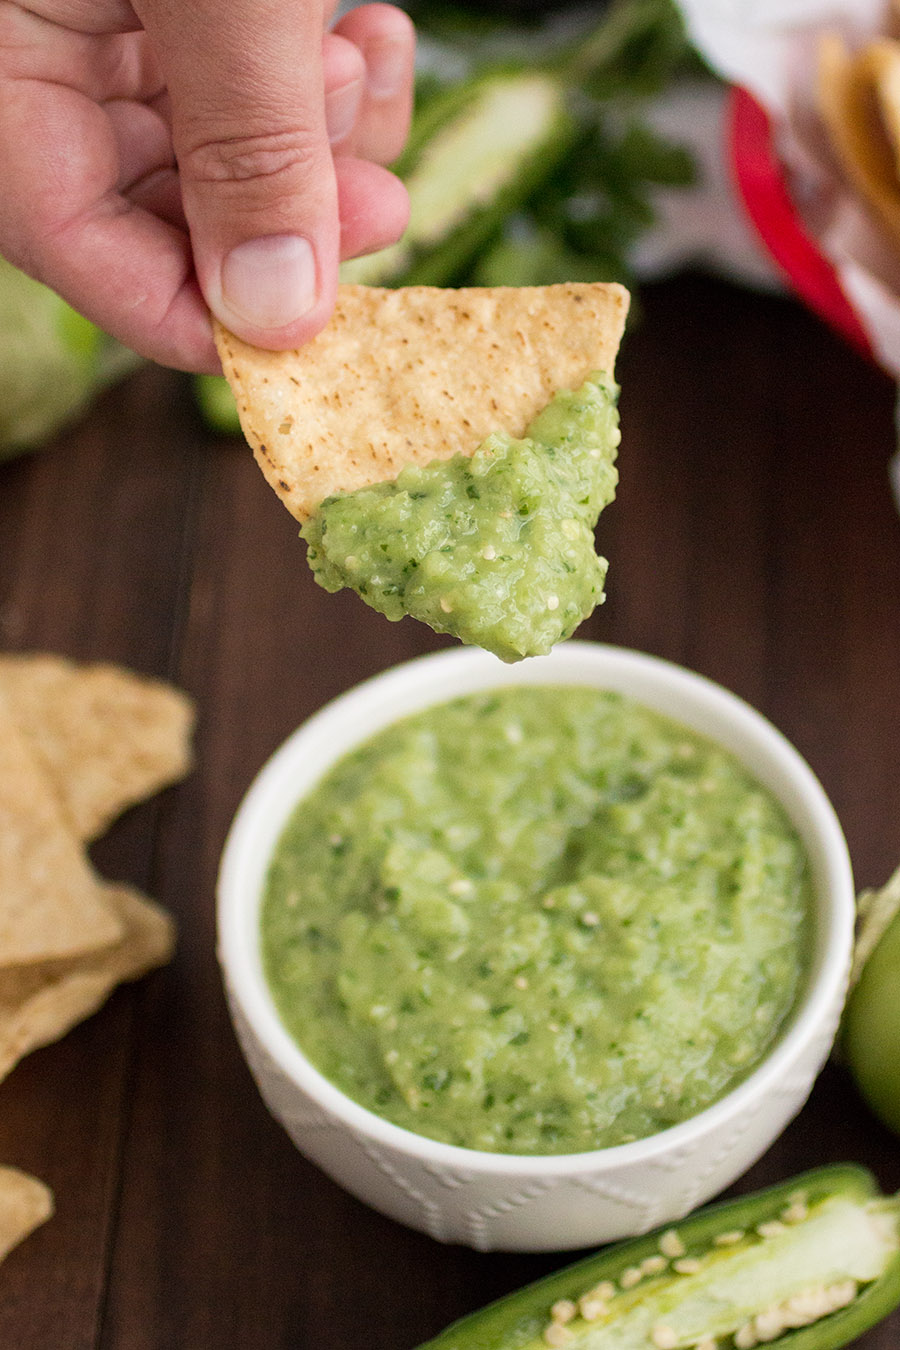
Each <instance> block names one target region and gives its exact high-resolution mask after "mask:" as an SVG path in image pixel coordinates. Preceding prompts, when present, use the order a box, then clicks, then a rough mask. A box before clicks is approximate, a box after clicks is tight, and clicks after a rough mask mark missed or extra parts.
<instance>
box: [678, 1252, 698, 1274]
mask: <svg viewBox="0 0 900 1350" xmlns="http://www.w3.org/2000/svg"><path fill="white" fill-rule="evenodd" d="M672 1269H673V1270H674V1271H676V1272H677V1273H678V1274H679V1275H696V1274H697V1271H698V1270H700V1269H702V1262H700V1261H698V1260H697V1258H696V1256H682V1257H680V1258H679V1259H678V1260H677V1261H673V1262H672Z"/></svg>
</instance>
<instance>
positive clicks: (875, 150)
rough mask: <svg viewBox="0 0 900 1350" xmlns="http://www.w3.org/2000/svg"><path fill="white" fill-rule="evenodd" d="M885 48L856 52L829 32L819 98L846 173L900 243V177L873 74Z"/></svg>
mask: <svg viewBox="0 0 900 1350" xmlns="http://www.w3.org/2000/svg"><path fill="white" fill-rule="evenodd" d="M879 48H880V44H878V43H873V44H870V46H868V47H865V48H863V49H862V50H861V51H859V52H857V53H855V54H854V53H851V52H850V50H849V48H848V47H847V45H846V43H845V42H844V39H843V38H842V37H840V36H839V35H838V34H837V33H826V34H824V35H823V36H822V39H821V41H820V44H819V84H818V102H819V110H820V112H821V114H822V118H823V121H824V123H825V126H826V129H827V130H828V133H829V136H830V138H831V142H832V146H833V148H834V151H835V154H836V156H837V158H838V161H839V163H840V165H841V168H842V169H843V171H844V173H845V175H846V176H847V178H848V180H849V181H850V183H851V184H852V185H853V186H854V187H855V188H856V190H857V191H858V192H859V193H860V195H861V196H862V197H863V198H864V200H865V201H866V202H867V203H868V205H869V206H870V207H871V208H872V209H873V211H875V213H876V214H877V216H878V217H879V219H880V221H881V223H882V225H883V226H884V227H885V229H886V230H887V231H888V233H889V234H890V236H891V238H892V239H893V240H895V241H896V242H898V243H900V180H898V177H897V167H896V163H895V154H894V150H893V148H892V146H891V143H890V140H889V138H888V135H887V132H886V130H885V126H884V122H883V119H882V115H881V110H880V107H879V101H878V98H877V95H876V91H875V83H874V75H873V69H877V67H878V64H879V62H880V61H881V59H882V58H881V57H880V56H879V55H878V51H879Z"/></svg>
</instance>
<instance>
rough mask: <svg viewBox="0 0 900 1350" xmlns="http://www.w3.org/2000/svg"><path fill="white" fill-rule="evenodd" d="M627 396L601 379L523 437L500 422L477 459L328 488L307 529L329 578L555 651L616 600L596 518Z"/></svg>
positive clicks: (454, 626) (378, 604) (399, 611)
mask: <svg viewBox="0 0 900 1350" xmlns="http://www.w3.org/2000/svg"><path fill="white" fill-rule="evenodd" d="M617 395H618V389H617V387H616V385H614V384H613V383H612V382H611V381H610V380H608V379H607V378H606V377H605V376H604V375H599V374H597V375H593V376H591V378H590V380H588V381H587V382H586V383H585V384H584V385H582V387H581V388H580V389H578V390H577V391H575V392H570V391H568V390H567V391H563V392H561V393H559V394H557V395H556V397H555V398H554V399H553V401H552V403H550V404H549V405H548V407H546V408H545V409H544V410H543V412H541V413H539V414H538V416H537V417H536V418H535V419H534V421H533V422H532V423H531V425H530V426H529V427H528V430H527V432H526V435H525V438H524V439H523V440H514V439H513V438H512V437H511V436H508V435H506V434H505V433H503V432H499V431H498V432H495V433H494V434H493V435H492V436H489V437H488V439H487V440H486V441H485V442H484V444H483V445H482V446H481V447H480V448H479V449H478V450H476V451H475V453H474V454H473V455H471V456H469V455H454V456H453V458H452V459H447V460H434V461H432V462H431V463H430V464H427V465H425V466H424V467H420V466H417V465H408V466H407V467H406V468H404V469H402V470H401V472H400V474H399V475H398V477H397V478H396V479H395V480H393V481H391V482H385V483H377V484H375V485H374V486H373V487H366V488H358V489H357V490H356V491H355V492H348V493H343V494H338V495H336V496H333V497H328V498H326V500H325V501H324V502H323V503H322V504H321V506H320V507H319V509H318V511H317V512H316V513H315V515H314V516H313V517H312V518H311V519H310V520H309V521H308V522H307V523H306V524H305V525H304V526H303V529H302V530H301V534H302V535H303V537H304V539H305V540H306V542H307V544H308V545H309V550H308V554H307V556H308V559H309V563H310V566H311V567H312V569H313V572H314V574H315V577H316V580H317V581H318V582H319V584H320V585H321V586H324V587H325V589H326V590H328V591H337V590H340V589H341V588H342V587H344V586H350V587H352V588H353V589H354V590H355V591H356V592H357V593H358V594H359V595H361V596H362V598H363V599H364V600H365V601H366V602H367V604H369V605H371V606H372V607H373V608H374V609H377V610H379V611H380V612H381V613H382V614H385V615H386V616H387V617H388V618H389V619H400V618H402V617H403V616H404V615H405V614H411V615H413V617H414V618H417V619H421V620H423V621H424V622H425V623H427V624H429V625H430V626H431V627H432V628H433V629H435V630H436V631H437V632H439V633H452V634H454V635H455V636H456V637H459V638H461V639H462V641H463V642H468V643H472V644H474V645H475V646H479V647H485V648H486V649H487V650H488V651H492V652H494V653H495V654H496V655H497V656H499V657H501V658H502V659H503V660H504V661H518V660H519V659H521V658H522V657H524V656H537V655H540V654H542V653H545V652H548V651H549V650H550V648H551V647H552V646H553V645H554V644H555V643H556V642H559V641H560V640H561V639H562V638H565V637H568V636H569V635H570V634H571V633H573V632H574V630H575V629H576V628H577V626H578V625H579V624H580V623H581V621H582V620H583V619H585V618H587V616H588V615H589V614H590V613H591V611H592V610H593V609H594V607H595V605H598V604H599V603H600V602H601V601H602V600H603V582H604V579H605V577H606V566H607V564H606V561H605V559H603V558H598V557H597V554H596V553H595V551H594V526H595V525H596V523H597V517H598V516H599V514H600V512H601V510H602V509H603V507H604V506H606V505H607V504H608V503H609V502H611V501H612V499H613V497H614V495H615V490H616V481H617V474H616V469H615V456H616V447H617V446H618V444H619V428H618V415H617V411H616V398H617Z"/></svg>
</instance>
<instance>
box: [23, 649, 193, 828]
mask: <svg viewBox="0 0 900 1350" xmlns="http://www.w3.org/2000/svg"><path fill="white" fill-rule="evenodd" d="M0 691H2V692H3V693H4V694H5V695H6V698H7V700H8V702H9V705H10V707H11V709H12V712H13V714H14V716H15V719H16V721H17V722H18V724H19V727H20V728H21V730H22V731H23V732H24V733H25V734H26V736H27V738H28V739H29V741H30V742H31V744H32V747H33V749H34V750H35V751H36V753H37V756H38V758H39V760H40V761H41V763H42V765H43V767H44V768H45V769H46V771H47V774H48V776H49V777H50V779H51V781H52V783H53V786H54V787H55V788H56V790H57V792H58V794H59V796H60V798H61V800H62V803H63V806H64V807H65V810H66V813H67V815H68V816H69V818H70V820H71V822H72V824H73V826H74V828H75V832H76V834H77V835H78V837H79V838H80V839H83V840H90V839H95V838H96V837H97V836H98V835H99V834H101V833H102V832H103V830H104V829H105V828H106V827H107V825H109V824H110V822H111V821H112V820H114V819H115V817H116V816H118V815H120V814H121V812H122V811H124V810H125V809H126V807H129V806H133V805H134V804H135V803H136V802H139V801H143V800H144V799H145V798H147V797H150V796H152V795H153V793H154V792H158V791H159V790H160V788H163V787H165V786H167V784H169V783H173V782H175V781H177V780H178V779H179V778H183V777H184V775H185V774H186V773H187V771H188V770H189V768H190V766H191V750H190V734H191V730H192V727H193V722H194V710H193V705H192V703H191V700H190V699H189V698H188V697H187V695H186V694H183V693H181V692H180V691H179V690H177V689H173V688H171V686H169V685H166V684H162V683H161V682H159V681H157V680H151V679H147V678H145V677H143V676H140V675H135V674H133V673H132V672H131V671H128V670H122V669H121V668H119V667H117V666H109V665H89V666H82V665H76V664H75V662H73V661H67V660H65V659H64V658H63V657H59V656H43V655H26V656H18V655H17V656H0Z"/></svg>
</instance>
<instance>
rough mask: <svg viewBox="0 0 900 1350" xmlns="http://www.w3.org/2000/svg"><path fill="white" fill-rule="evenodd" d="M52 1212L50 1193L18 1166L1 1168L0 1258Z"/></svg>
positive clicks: (51, 1195)
mask: <svg viewBox="0 0 900 1350" xmlns="http://www.w3.org/2000/svg"><path fill="white" fill-rule="evenodd" d="M52 1213H53V1192H52V1191H51V1190H49V1189H48V1187H46V1186H45V1185H44V1183H43V1182H42V1181H38V1179H37V1178H36V1177H30V1176H28V1174H27V1173H26V1172H20V1171H19V1169H18V1168H17V1167H0V1261H2V1260H3V1258H4V1257H6V1256H8V1255H9V1253H10V1252H11V1251H12V1249H13V1247H17V1246H18V1245H19V1243H20V1242H22V1241H23V1240H24V1239H25V1238H27V1237H28V1234H29V1233H33V1232H34V1230H35V1228H39V1227H40V1225H41V1224H42V1223H46V1221H47V1219H49V1218H50V1215H51V1214H52Z"/></svg>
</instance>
